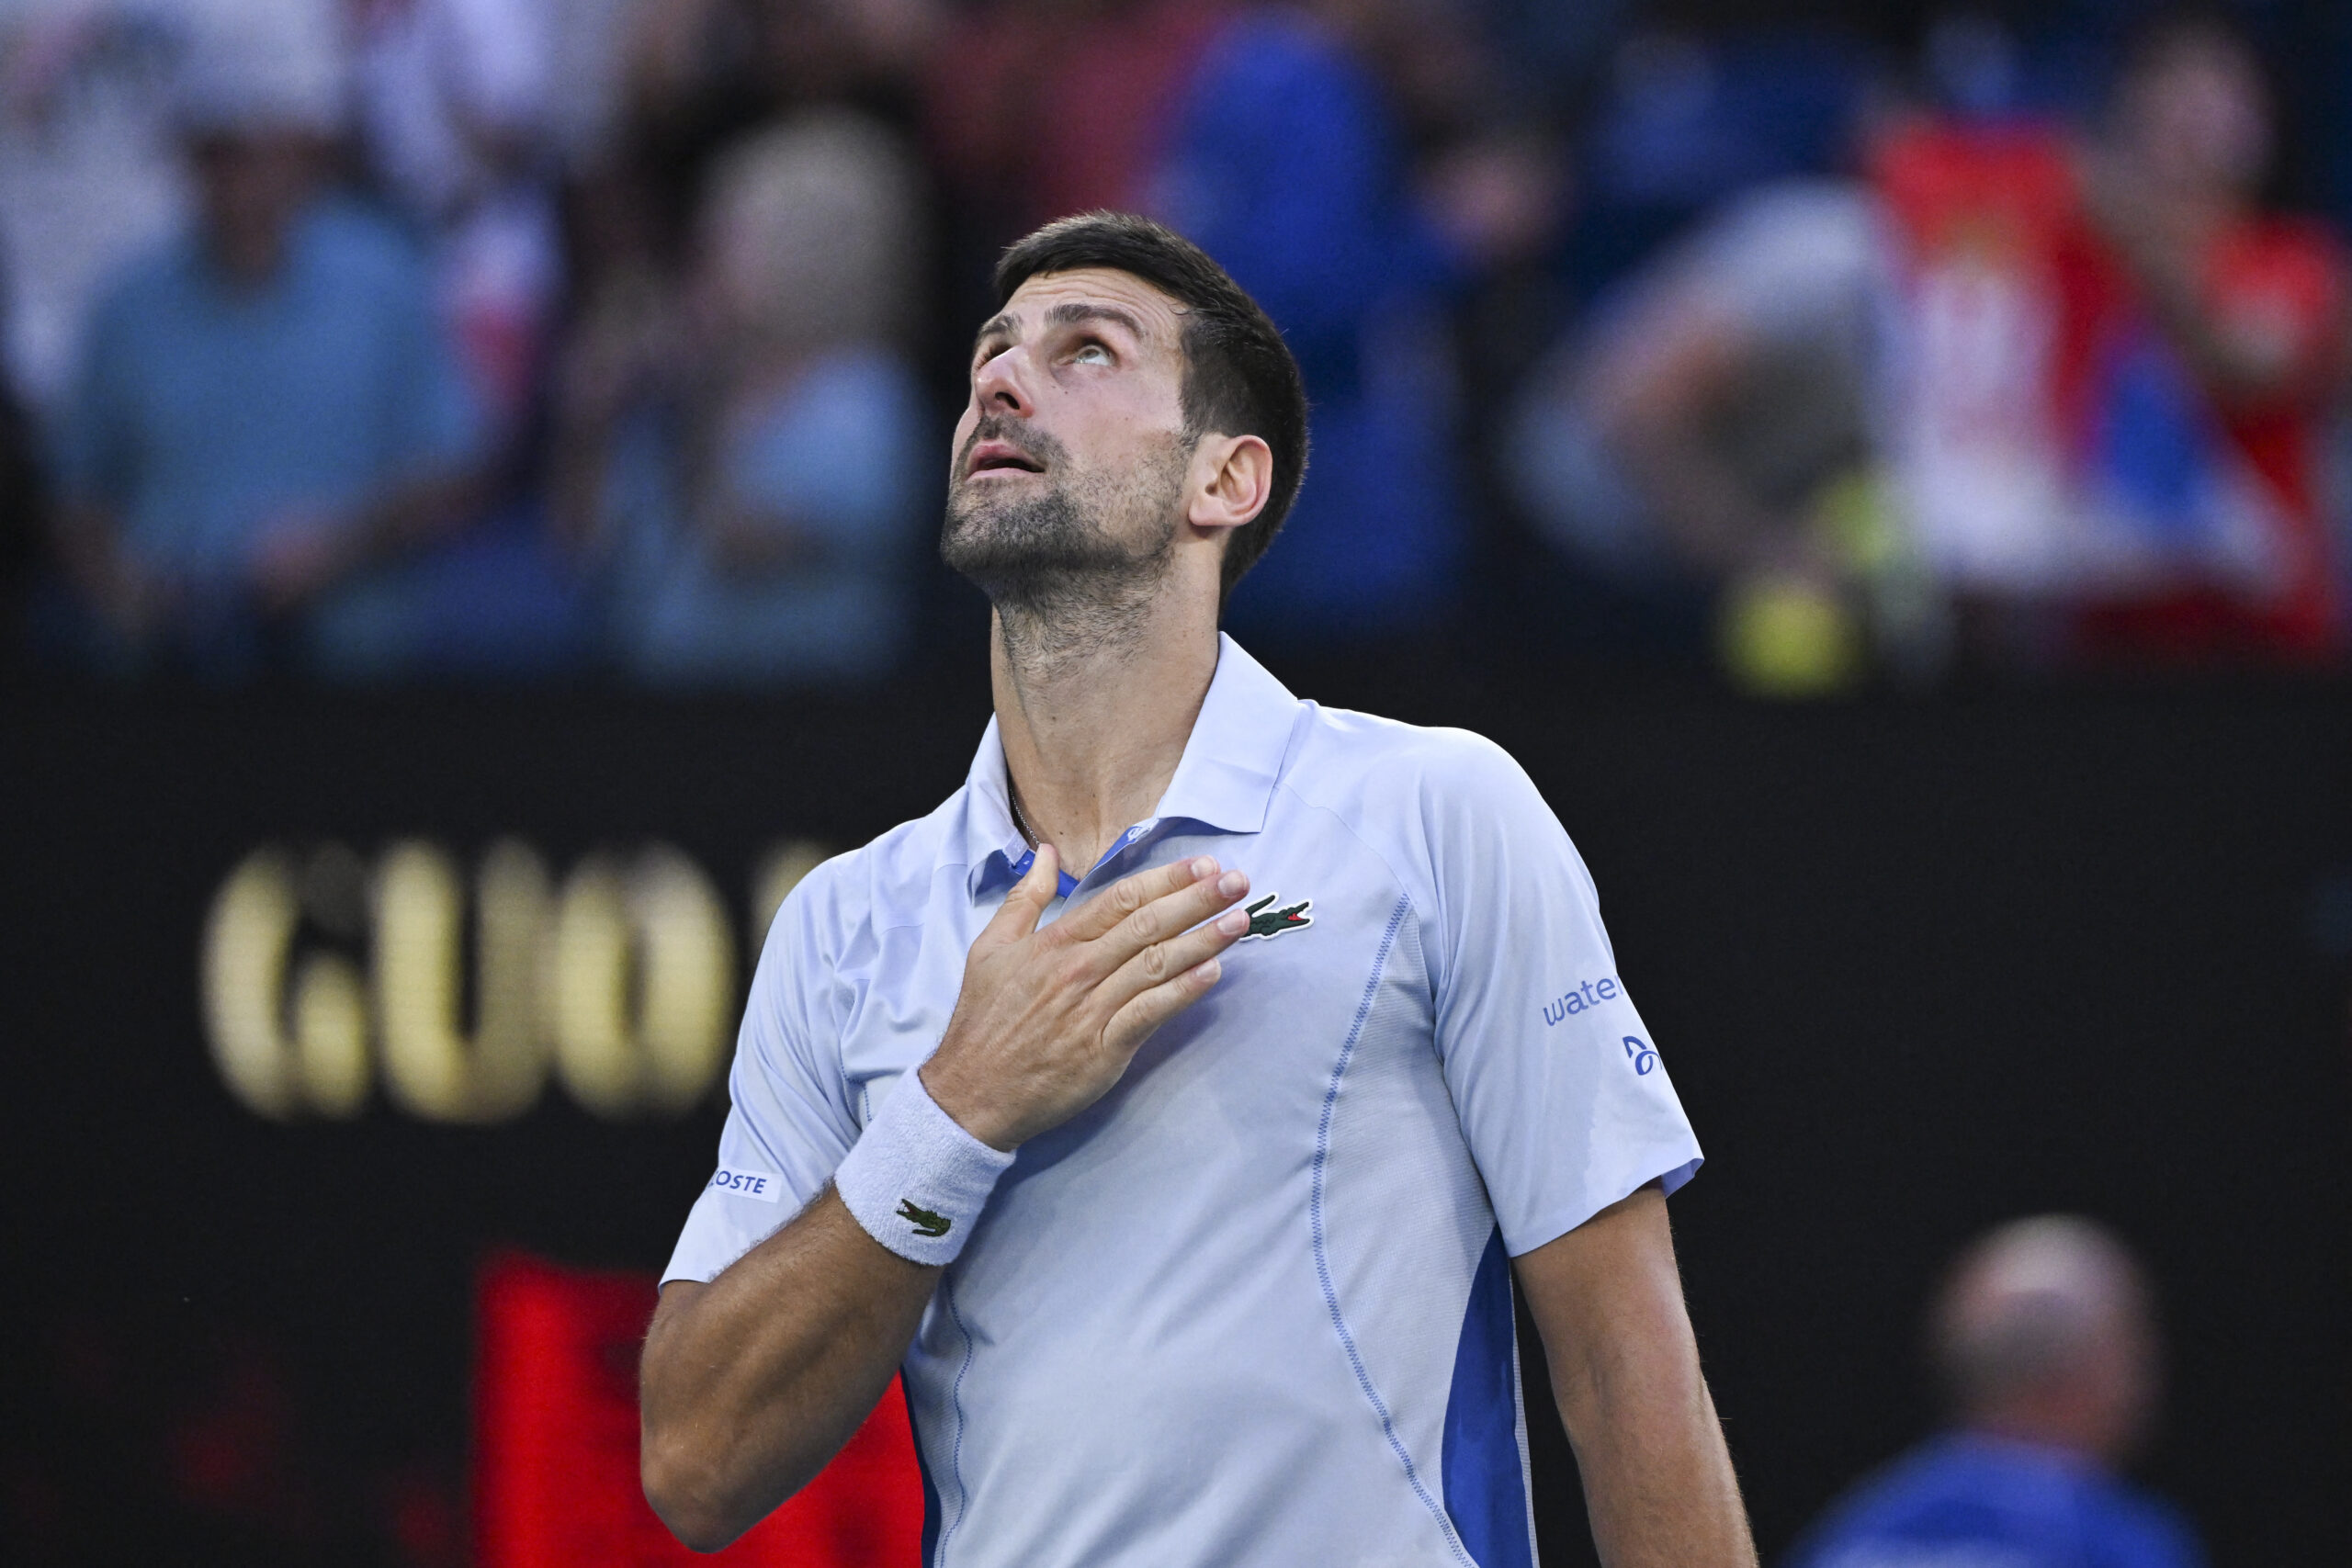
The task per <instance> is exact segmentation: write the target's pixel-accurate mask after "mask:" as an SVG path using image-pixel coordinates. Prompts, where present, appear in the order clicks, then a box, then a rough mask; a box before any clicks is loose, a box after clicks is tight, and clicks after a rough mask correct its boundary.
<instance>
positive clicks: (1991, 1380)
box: [1789, 1216, 2203, 1568]
mask: <svg viewBox="0 0 2352 1568" xmlns="http://www.w3.org/2000/svg"><path fill="white" fill-rule="evenodd" d="M1931 1332H1932V1349H1933V1351H1934V1356H1935V1361H1936V1368H1937V1371H1939V1373H1940V1374H1941V1375H1942V1378H1943V1382H1944V1384H1945V1389H1946V1392H1947V1393H1948V1394H1949V1396H1950V1398H1951V1410H1952V1416H1953V1430H1952V1431H1951V1432H1950V1433H1948V1434H1947V1435H1945V1436H1942V1437H1939V1438H1932V1439H1930V1440H1929V1441H1928V1442H1927V1443H1926V1444H1924V1445H1923V1446H1921V1447H1920V1448H1918V1449H1917V1450H1914V1451H1913V1452H1912V1453H1910V1454H1909V1455H1907V1456H1905V1457H1904V1458H1902V1459H1900V1460H1897V1461H1894V1463H1893V1464H1892V1465H1890V1466H1888V1467H1887V1468H1886V1469H1885V1470H1883V1471H1882V1472H1879V1473H1878V1474H1876V1475H1874V1476H1872V1477H1871V1478H1870V1479H1869V1480H1867V1481H1865V1482H1863V1483H1861V1485H1860V1486H1859V1487H1857V1488H1856V1489H1855V1490H1854V1492H1852V1493H1851V1494H1849V1495H1848V1496H1846V1497H1845V1498H1843V1499H1841V1500H1840V1501H1839V1502H1838V1503H1837V1504H1836V1505H1835V1506H1832V1507H1831V1509H1830V1510H1829V1512H1828V1513H1827V1514H1826V1516H1825V1517H1823V1518H1822V1519H1821V1520H1820V1521H1819V1522H1818V1523H1816V1524H1815V1526H1814V1527H1813V1529H1811V1530H1810V1531H1809V1532H1808V1533H1807V1535H1806V1536H1805V1538H1804V1540H1801V1541H1800V1542H1799V1543H1798V1545H1797V1547H1796V1549H1795V1550H1794V1551H1792V1553H1791V1555H1790V1559H1789V1565H1790V1568H1925V1565H1926V1564H1929V1563H1935V1564H1951V1565H1954V1568H1957V1565H1959V1564H1962V1563H1968V1564H1975V1563H1985V1564H1991V1563H2001V1564H2014V1565H2016V1568H2196V1565H2198V1564H2200V1563H2201V1562H2203V1553H2202V1552H2201V1551H2199V1547H2198V1544H2197V1541H2196V1539H2195V1537H2194V1536H2193V1535H2192V1534H2191V1533H2190V1532H2189V1530H2188V1527H2187V1525H2186V1524H2185V1523H2183V1522H2182V1521H2181V1520H2180V1519H2179V1518H2178V1517H2177V1516H2176V1515H2175V1514H2174V1513H2173V1512H2172V1510H2171V1509H2169V1508H2167V1507H2166V1506H2165V1505H2163V1504H2162V1503H2160V1502H2158V1501H2157V1500H2155V1499H2154V1498H2153V1497H2149V1496H2147V1495H2143V1494H2141V1493H2139V1492H2136V1491H2134V1490H2132V1489H2131V1488H2130V1487H2128V1486H2126V1485H2124V1484H2123V1483H2120V1482H2119V1481H2117V1480H2116V1479H2115V1478H2114V1472H2115V1471H2116V1470H2117V1468H2118V1467H2120V1465H2121V1464H2122V1463H2123V1462H2124V1461H2127V1460H2128V1459H2129V1458H2130V1457H2131V1454H2132V1452H2133V1451H2134V1450H2136V1449H2137V1448H2138V1447H2139V1445H2140V1444H2141V1442H2142V1440H2143V1438H2145V1436H2146V1435H2147V1429H2148V1427H2149V1425H2150V1423H2151V1421H2152V1418H2153V1417H2154V1413H2155V1406H2156V1399H2157V1383H2158V1372H2157V1355H2158V1348H2157V1340H2156V1329H2155V1324H2154V1315H2153V1312H2152V1308H2151V1303H2150V1302H2149V1299H2148V1291H2147V1285H2146V1282H2145V1280H2143V1278H2142V1276H2141V1273H2140V1270H2139V1268H2138V1266H2137V1265H2136V1264H2134V1262H2133V1261H2132V1259H2131V1255H2130V1254H2129V1253H2128V1252H2126V1251H2125V1250H2124V1248H2123V1247H2122V1245H2121V1244H2120V1243H2119V1242H2118V1241H2117V1240H2116V1239H2115V1238H2114V1237H2113V1236H2111V1235H2109V1234H2108V1233H2107V1232H2106V1231H2104V1230H2102V1229H2100V1228H2099V1227H2098V1226H2097V1225H2094V1224H2089V1223H2088V1222H2086V1221H2084V1220H2078V1219H2073V1218H2067V1217H2063V1216H2046V1217H2043V1218H2040V1219H2030V1220H2020V1221H2018V1222H2016V1223H2014V1224H2008V1225H2005V1226H2003V1227H2001V1228H2000V1229H1998V1230H1996V1231H1995V1232H1993V1233H1992V1235H1988V1236H1986V1237H1985V1239H1984V1240H1982V1241H1980V1242H1979V1243H1977V1245H1976V1246H1975V1247H1973V1248H1971V1249H1970V1250H1969V1252H1968V1253H1967V1254H1966V1255H1965V1256H1963V1257H1962V1259H1961V1261H1960V1263H1959V1266H1958V1267H1957V1269H1955V1270H1954V1272H1953V1274H1952V1276H1951V1280H1950V1282H1949V1283H1948V1284H1947V1285H1946V1287H1945V1289H1944V1292H1943V1294H1942V1296H1941V1298H1940V1299H1939V1302H1938V1303H1937V1305H1936V1310H1935V1314H1934V1319H1933V1323H1932V1325H1931Z"/></svg>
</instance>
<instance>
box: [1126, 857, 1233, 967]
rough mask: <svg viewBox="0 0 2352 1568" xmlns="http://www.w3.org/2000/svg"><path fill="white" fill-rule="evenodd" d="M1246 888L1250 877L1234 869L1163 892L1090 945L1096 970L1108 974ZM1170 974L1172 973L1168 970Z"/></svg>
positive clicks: (1204, 916) (1206, 915) (1200, 919)
mask: <svg viewBox="0 0 2352 1568" xmlns="http://www.w3.org/2000/svg"><path fill="white" fill-rule="evenodd" d="M1249 891H1250V878H1249V876H1248V875H1247V874H1244V873H1241V872H1238V871H1228V872H1225V873H1223V874H1220V875H1217V876H1215V877H1211V878H1208V879H1206V880H1204V881H1201V882H1195V883H1193V885H1192V886H1189V887H1182V888H1179V889H1177V890H1176V891H1175V892H1173V893H1169V894H1163V895H1162V896H1161V897H1158V898H1155V899H1153V900H1152V901H1151V902H1150V903H1148V904H1146V905H1145V906H1144V907H1143V908H1140V909H1137V910H1136V912H1135V913H1134V914H1132V915H1129V916H1128V917H1127V918H1126V919H1124V920H1121V921H1120V922H1119V923H1118V924H1117V925H1115V926H1114V927H1112V928H1111V930H1110V931H1107V932H1105V933H1104V934H1103V936H1102V937H1101V938H1099V939H1098V940H1097V941H1096V942H1094V943H1093V947H1092V951H1093V952H1094V953H1095V955H1096V959H1097V962H1098V964H1099V966H1100V972H1101V973H1103V974H1106V975H1107V974H1109V973H1110V972H1111V971H1113V970H1114V969H1116V968H1118V967H1119V966H1120V965H1121V964H1125V963H1126V962H1127V961H1128V960H1129V959H1131V958H1133V957H1135V955H1136V954H1137V953H1142V952H1145V951H1147V950H1148V949H1149V948H1150V946H1151V945H1152V944H1153V943H1154V942H1164V941H1166V940H1167V939H1168V938H1170V937H1172V936H1174V935H1175V934H1176V933H1177V932H1178V931H1190V930H1191V929H1192V928H1193V927H1194V926H1197V925H1199V924H1200V923H1201V922H1202V921H1203V920H1205V919H1208V918H1209V917H1211V916H1212V915H1215V914H1216V912H1217V911H1218V910H1220V909H1223V908H1227V907H1228V906H1229V905H1231V904H1232V903H1233V902H1234V900H1236V899H1238V898H1240V897H1243V896H1245V895H1246V894H1248V893H1249ZM1245 929H1246V927H1245ZM1169 973H1170V974H1173V973H1175V971H1174V970H1172V969H1171V970H1170V971H1169Z"/></svg>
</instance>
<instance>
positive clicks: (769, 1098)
mask: <svg viewBox="0 0 2352 1568" xmlns="http://www.w3.org/2000/svg"><path fill="white" fill-rule="evenodd" d="M813 880H815V879H814V878H813V877H812V878H809V879H804V881H803V882H802V884H801V886H799V887H797V888H795V889H794V890H793V894H792V897H788V898H786V900H785V903H784V907H783V908H781V909H779V910H778V911H777V912H776V918H775V921H774V923H773V924H772V925H771V926H770V928H769V931H768V940H767V944H766V947H765V949H764V951H763V952H762V953H761V954H760V965H759V969H758V971H757V973H755V974H754V975H753V976H752V995H751V999H750V1000H749V1001H748V1002H746V1003H745V1004H744V1008H743V1027H742V1029H741V1032H740V1033H739V1034H738V1036H737V1038H736V1043H735V1066H734V1070H733V1071H732V1072H730V1073H729V1075H728V1079H727V1087H728V1093H729V1099H730V1100H732V1103H731V1104H730V1105H729V1108H728V1111H727V1124H726V1126H725V1127H724V1128H723V1129H721V1131H720V1133H719V1134H718V1169H717V1171H715V1172H714V1173H713V1174H712V1176H711V1177H710V1179H709V1180H707V1182H706V1183H705V1184H704V1186H703V1190H702V1195H701V1196H700V1197H698V1198H696V1199H695V1206H694V1209H693V1211H692V1212H691V1213H688V1214H687V1216H686V1225H685V1231H684V1234H683V1235H680V1236H679V1237H678V1245H677V1248H676V1250H675V1251H673V1253H672V1254H671V1256H670V1264H669V1267H668V1268H666V1269H663V1270H662V1282H663V1283H665V1284H666V1283H668V1282H669V1281H670V1280H703V1281H706V1282H707V1281H708V1280H714V1279H717V1278H718V1274H719V1272H720V1270H722V1269H725V1268H726V1267H727V1266H728V1265H729V1264H730V1263H732V1262H734V1261H735V1260H736V1259H737V1258H741V1257H742V1256H743V1254H745V1253H746V1252H749V1251H750V1250H751V1249H752V1247H757V1246H758V1245H759V1244H760V1243H761V1242H763V1241H764V1240H766V1239H767V1238H768V1236H770V1235H773V1234H774V1233H775V1231H777V1230H778V1229H780V1228H782V1226H783V1225H784V1223H785V1222H786V1221H787V1220H789V1219H791V1218H792V1217H793V1216H794V1215H796V1214H797V1213H799V1212H800V1211H801V1210H802V1209H804V1208H807V1207H808V1206H809V1201H811V1200H812V1199H814V1198H815V1197H816V1196H817V1194H818V1193H819V1192H820V1191H822V1190H824V1186H825V1183H826V1182H827V1181H828V1180H830V1179H831V1177H832V1174H833V1168H834V1167H836V1166H838V1165H839V1164H841V1162H842V1156H844V1155H846V1154H848V1153H849V1150H850V1145H852V1144H854V1142H856V1140H857V1124H856V1122H855V1121H854V1119H853V1117H852V1115H851V1113H850V1109H849V1100H848V1092H847V1089H846V1086H845V1084H844V1082H843V1079H842V1073H841V1066H840V1057H839V1055H838V1053H837V1052H836V1051H835V1050H834V1049H833V1044H834V1042H833V1040H832V1038H831V1029H830V1027H829V1026H828V1025H827V1023H826V1022H825V1021H824V1016H825V1015H824V1009H823V1008H822V1006H821V1002H820V999H819V998H821V997H822V996H823V994H824V990H825V979H826V968H827V965H828V964H829V959H828V957H827V954H826V951H825V947H824V944H823V943H821V942H820V941H819V940H818V938H817V934H816V922H815V921H814V920H813V919H811V910H810V908H809V902H810V900H809V898H804V897H803V895H804V894H810V893H811V892H812V890H811V889H810V887H809V883H810V882H811V881H813Z"/></svg>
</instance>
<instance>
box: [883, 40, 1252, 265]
mask: <svg viewBox="0 0 2352 1568" xmlns="http://www.w3.org/2000/svg"><path fill="white" fill-rule="evenodd" d="M1230 11H1231V6H1230V5H1229V4H1227V3H1226V0H983V3H982V4H979V5H978V6H974V7H973V8H972V10H971V12H970V13H969V15H968V16H967V17H966V18H965V19H964V21H963V23H962V25H961V26H960V27H958V28H956V29H954V30H953V31H952V32H951V33H950V35H949V37H948V39H946V40H945V42H944V45H943V47H942V48H941V49H940V51H939V54H938V57H937V60H936V61H935V62H934V66H933V76H932V79H931V81H930V83H929V85H928V90H927V95H926V105H927V108H928V111H929V132H930V136H931V140H932V142H933V147H934V149H935V156H936V157H937V159H938V162H939V166H940V169H941V171H942V173H943V175H944V176H945V178H946V180H947V182H948V185H949V188H950V189H951V191H953V192H954V193H955V194H956V197H958V199H959V200H961V201H962V202H963V203H964V204H965V205H966V206H967V208H968V209H971V211H970V214H969V218H968V221H969V222H970V224H971V226H972V227H973V229H974V231H975V234H976V238H977V239H978V248H979V250H980V251H982V252H983V253H985V254H983V255H981V256H976V257H975V258H974V259H975V261H976V262H978V263H979V264H980V265H981V268H982V271H983V272H985V269H986V266H987V265H992V264H993V263H994V261H995V252H996V250H997V248H998V247H1000V246H1001V245H1003V244H1005V243H1009V242H1010V241H1012V239H1014V238H1016V237H1017V236H1019V235H1021V234H1023V233H1026V232H1027V231H1029V230H1031V229H1033V228H1035V227H1036V226H1037V225H1038V224H1040V223H1043V222H1045V221H1046V220H1050V219H1054V218H1060V217H1066V216H1068V215H1069V214H1070V213H1073V212H1086V211H1091V210H1092V209H1097V208H1112V209H1128V210H1131V209H1137V208H1140V207H1141V206H1142V205H1143V204H1144V202H1145V200H1146V199H1147V197H1148V196H1149V194H1150V191H1151V183H1152V179H1153V176H1154V174H1155V172H1156V170H1157V168H1158V164H1159V159H1160V158H1161V157H1162V156H1163V155H1164V153H1165V152H1166V151H1167V147H1168V141H1169V135H1170V127H1172V126H1173V125H1175V124H1176V122H1177V117H1178V116H1179V114H1180V113H1181V112H1182V108H1183V105H1184V104H1185V102H1186V100H1187V97H1188V96H1189V95H1191V94H1193V92H1194V91H1195V77H1196V73H1197V72H1198V71H1199V68H1200V64H1201V59H1202V56H1203V54H1204V52H1205V51H1207V50H1208V49H1209V48H1210V46H1211V42H1212V40H1213V39H1216V37H1217V35H1218V33H1219V30H1220V28H1222V27H1223V25H1224V22H1225V18H1226V17H1227V15H1228V14H1229V13H1230ZM1196 238H1197V236H1196Z"/></svg>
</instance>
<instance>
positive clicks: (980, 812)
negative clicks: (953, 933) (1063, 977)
mask: <svg viewBox="0 0 2352 1568" xmlns="http://www.w3.org/2000/svg"><path fill="white" fill-rule="evenodd" d="M1298 710H1299V701H1298V699H1297V698H1296V697H1295V696H1293V695H1291V694H1290V691H1289V689H1288V688H1287V687H1285V686H1284V685H1283V683H1282V682H1280V681H1277V680H1275V679H1274V677H1273V676H1272V674H1271V673H1269V672H1268V671H1267V670H1266V667H1265V666H1264V665H1262V664H1261V663H1259V662H1258V661H1257V660H1254V659H1252V658H1250V655H1249V654H1248V653H1246V652H1244V651H1243V649H1242V647H1241V645H1240V644H1239V643H1238V642H1236V641H1234V640H1233V638H1232V637H1227V636H1226V635H1225V634H1223V633H1221V632H1220V633H1219V634H1218V635H1217V659H1216V674H1215V675H1213V676H1212V677H1210V679H1209V690H1208V695H1207V696H1206V697H1204V698H1203V699H1202V702H1201V711H1200V715H1199V716H1197V717H1196V718H1194V719H1193V733H1192V734H1191V736H1190V737H1188V738H1187V739H1186V740H1185V742H1184V754H1183V756H1182V758H1181V759H1180V760H1179V761H1177V763H1176V773H1175V776H1174V777H1173V778H1171V779H1170V780H1169V781H1168V790H1167V793H1166V794H1164V795H1161V796H1160V797H1159V809H1158V810H1156V811H1154V812H1153V813H1152V816H1151V818H1150V819H1149V821H1148V822H1147V823H1140V824H1137V827H1138V828H1142V829H1147V830H1148V829H1149V828H1150V827H1152V826H1154V825H1157V824H1159V823H1163V822H1175V821H1183V822H1197V823H1200V824H1202V825H1204V826H1205V827H1209V828H1213V829H1216V830H1217V831H1219V832H1224V833H1254V832H1257V831H1258V830H1259V829H1261V828H1263V827H1264V826H1265V825H1266V809H1267V807H1268V804H1269V803H1270V802H1271V801H1272V799H1273V794H1274V783H1275V781H1276V780H1277V779H1278V778H1280V777H1281V775H1282V765H1283V753H1284V752H1286V751H1287V750H1289V749H1290V735H1291V728H1292V726H1293V725H1294V724H1295V722H1296V720H1297V717H1298ZM1140 836H1141V835H1140V834H1135V833H1131V834H1130V835H1129V838H1128V839H1127V840H1123V844H1124V843H1129V842H1132V841H1134V840H1135V839H1136V838H1137V837H1140ZM1028 850H1029V846H1028V843H1027V841H1026V840H1024V839H1023V837H1022V836H1021V829H1020V828H1019V827H1018V826H1017V825H1016V824H1015V823H1014V822H1013V819H1012V794H1011V791H1010V789H1009V788H1008V787H1007V784H1006V775H1005V766H1004V740H1003V737H1002V734H1001V731H1000V730H999V728H998V727H997V721H996V719H995V718H994V716H990V718H989V725H988V728H987V730H986V731H985V732H984V733H982V735H981V736H980V748H979V750H978V752H976V753H975V754H974V755H973V757H972V770H971V772H970V773H969V774H967V776H966V778H965V805H964V863H965V865H966V866H967V868H968V870H967V886H968V887H969V889H970V891H971V893H972V896H973V897H978V896H979V894H980V893H981V891H982V890H983V889H984V888H986V887H988V886H990V885H991V884H993V883H995V882H997V881H999V880H1001V879H1005V878H1006V876H1007V874H1008V873H1012V868H1013V867H1014V866H1015V865H1016V864H1021V863H1023V857H1024V856H1025V855H1026V854H1027V853H1028ZM1013 874H1016V875H1017V873H1013ZM1065 890H1067V888H1066V889H1065Z"/></svg>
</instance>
